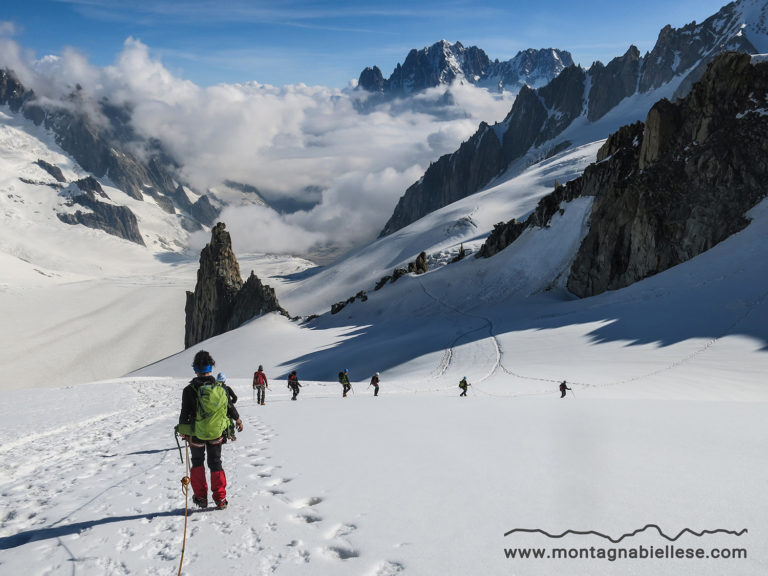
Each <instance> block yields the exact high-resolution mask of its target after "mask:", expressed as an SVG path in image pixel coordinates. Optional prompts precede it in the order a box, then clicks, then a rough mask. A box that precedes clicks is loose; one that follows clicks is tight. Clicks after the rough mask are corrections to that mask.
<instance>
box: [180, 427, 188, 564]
mask: <svg viewBox="0 0 768 576" xmlns="http://www.w3.org/2000/svg"><path fill="white" fill-rule="evenodd" d="M184 449H185V452H186V455H187V461H186V465H185V471H186V475H185V476H184V478H182V479H181V491H182V493H183V494H184V538H183V539H182V541H181V559H180V560H179V574H178V576H181V565H182V564H183V563H184V550H185V549H186V548H187V515H188V514H189V443H188V442H187V441H186V440H185V441H184Z"/></svg>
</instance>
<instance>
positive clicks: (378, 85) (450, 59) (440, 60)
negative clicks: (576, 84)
mask: <svg viewBox="0 0 768 576" xmlns="http://www.w3.org/2000/svg"><path fill="white" fill-rule="evenodd" d="M572 65H573V59H572V58H571V54H570V53H569V52H566V51H564V50H558V49H555V48H545V49H539V50H537V49H535V48H529V49H527V50H524V51H520V52H518V53H517V55H516V56H515V57H514V58H512V59H510V60H506V61H503V62H500V61H499V60H494V61H493V62H491V60H490V58H489V57H488V55H487V54H486V53H485V52H484V51H483V50H482V49H481V48H478V47H477V46H469V47H465V46H464V45H463V44H462V43H461V42H459V41H458V40H457V41H456V42H454V43H451V42H449V41H448V40H445V39H443V40H440V41H438V42H435V43H434V44H432V45H431V46H425V47H424V48H422V49H421V50H417V49H415V48H413V49H411V50H410V51H409V52H408V55H407V56H406V58H405V61H404V62H403V63H402V64H400V63H398V64H397V66H396V67H395V70H394V71H393V72H392V75H391V76H390V77H389V78H386V79H385V78H384V76H383V75H382V74H381V70H380V69H379V68H378V66H373V67H367V68H365V69H364V70H363V71H362V72H361V73H360V77H359V79H358V87H359V88H361V89H363V90H366V91H368V92H383V93H390V94H409V93H413V92H418V91H420V90H425V89H427V88H434V87H436V86H441V85H448V84H451V83H452V82H455V81H457V80H462V81H466V82H469V83H470V84H476V85H478V86H482V87H484V88H491V89H509V88H510V87H512V89H513V90H514V91H515V92H517V91H518V90H519V89H520V87H521V86H523V85H525V84H528V85H531V86H537V87H538V86H543V85H544V84H546V83H547V82H549V81H550V80H551V79H552V78H554V77H555V76H557V75H558V74H559V73H560V72H561V71H562V70H563V69H564V68H566V67H568V66H572Z"/></svg>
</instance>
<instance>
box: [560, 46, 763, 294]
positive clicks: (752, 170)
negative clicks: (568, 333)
mask: <svg viewBox="0 0 768 576" xmlns="http://www.w3.org/2000/svg"><path fill="white" fill-rule="evenodd" d="M636 132H639V131H636ZM619 140H620V139H618V138H614V139H613V140H609V141H608V142H606V144H605V146H606V147H609V148H610V150H606V151H604V152H602V154H601V155H602V156H603V157H612V156H615V155H617V154H619V155H620V156H622V157H624V158H627V159H629V161H625V162H624V163H623V165H622V166H621V167H617V169H616V172H615V174H614V178H612V181H611V182H609V183H608V184H609V185H604V186H599V187H597V190H596V193H595V201H594V204H593V207H592V213H591V216H590V223H589V232H588V234H587V236H586V237H585V238H584V241H583V242H582V245H581V247H580V249H579V251H578V254H577V255H576V258H575V259H574V262H573V265H572V267H571V273H570V276H569V279H568V289H569V290H570V291H571V292H573V293H574V294H576V295H578V296H591V295H594V294H599V293H601V292H604V291H605V290H611V289H616V288H622V287H624V286H628V285H629V284H632V283H634V282H636V281H638V280H641V279H643V278H646V277H648V276H651V275H653V274H656V273H658V272H661V271H663V270H666V269H668V268H670V267H672V266H675V265H677V264H680V263H681V262H684V261H686V260H688V259H690V258H693V257H694V256H697V255H698V254H701V253H702V252H704V251H705V250H708V249H709V248H711V247H712V246H714V245H715V244H717V243H718V242H721V241H722V240H724V239H725V238H727V237H728V236H730V235H731V234H733V233H735V232H737V231H739V230H741V229H742V228H743V227H744V226H746V225H747V223H748V220H747V219H746V217H745V213H746V212H747V211H748V210H749V209H750V208H752V207H753V206H754V205H755V204H756V203H757V202H758V201H759V200H761V199H762V198H764V197H765V196H766V194H768V186H767V185H766V183H767V182H768V63H759V64H752V63H751V58H750V57H749V56H747V55H743V54H736V53H727V54H723V55H721V56H718V57H717V58H716V59H715V60H714V61H713V62H712V63H711V64H710V66H709V67H708V68H707V71H706V72H705V74H704V76H703V77H702V79H701V81H700V82H698V83H696V84H695V85H694V86H693V89H692V90H691V93H690V94H689V96H688V97H686V98H685V99H683V100H682V101H680V102H679V103H678V104H671V103H670V102H668V101H661V102H659V103H657V104H656V105H655V106H654V107H653V108H652V110H651V111H650V112H649V114H648V119H647V121H646V123H645V125H644V129H643V133H642V134H639V133H635V134H634V135H633V137H632V141H631V142H628V140H629V139H628V138H624V140H623V142H620V141H619ZM591 177H592V176H590V175H589V174H587V173H586V172H585V174H584V176H582V180H583V181H584V182H583V183H582V185H584V184H586V183H587V182H588V181H589V179H590V178H591Z"/></svg>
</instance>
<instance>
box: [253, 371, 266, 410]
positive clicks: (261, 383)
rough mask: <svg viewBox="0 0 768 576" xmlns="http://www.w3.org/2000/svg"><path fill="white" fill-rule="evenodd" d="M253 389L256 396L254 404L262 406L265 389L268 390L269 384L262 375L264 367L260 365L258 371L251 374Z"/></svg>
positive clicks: (264, 375)
mask: <svg viewBox="0 0 768 576" xmlns="http://www.w3.org/2000/svg"><path fill="white" fill-rule="evenodd" d="M253 389H254V390H256V394H257V398H256V403H257V404H259V405H261V406H264V399H265V396H266V389H269V382H267V375H266V374H264V367H263V366H262V365H261V364H259V369H258V370H257V371H256V372H254V373H253Z"/></svg>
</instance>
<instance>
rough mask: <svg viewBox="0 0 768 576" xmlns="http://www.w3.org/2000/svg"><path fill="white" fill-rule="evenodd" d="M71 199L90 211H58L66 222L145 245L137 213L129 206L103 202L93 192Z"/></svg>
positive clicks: (59, 216) (61, 218) (60, 217)
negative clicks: (63, 212)
mask: <svg viewBox="0 0 768 576" xmlns="http://www.w3.org/2000/svg"><path fill="white" fill-rule="evenodd" d="M97 184H98V183H97ZM102 194H103V192H102ZM71 201H72V203H73V204H79V205H80V206H83V207H85V208H88V209H89V210H90V212H82V211H80V210H78V211H77V212H75V213H74V214H61V213H57V214H56V216H57V217H58V218H59V220H61V221H62V222H64V223H65V224H82V225H83V226H87V227H88V228H96V229H99V230H103V231H104V232H106V233H107V234H111V235H113V236H117V237H119V238H124V239H125V240H129V241H131V242H135V243H136V244H140V245H141V246H145V244H144V239H143V238H142V237H141V232H140V231H139V223H138V221H137V220H136V215H135V214H134V213H133V212H131V210H130V208H128V207H127V206H116V205H114V204H107V203H106V202H101V201H99V200H97V199H96V197H95V196H94V194H93V192H86V193H84V194H79V195H77V196H74V197H73V198H72V200H71Z"/></svg>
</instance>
